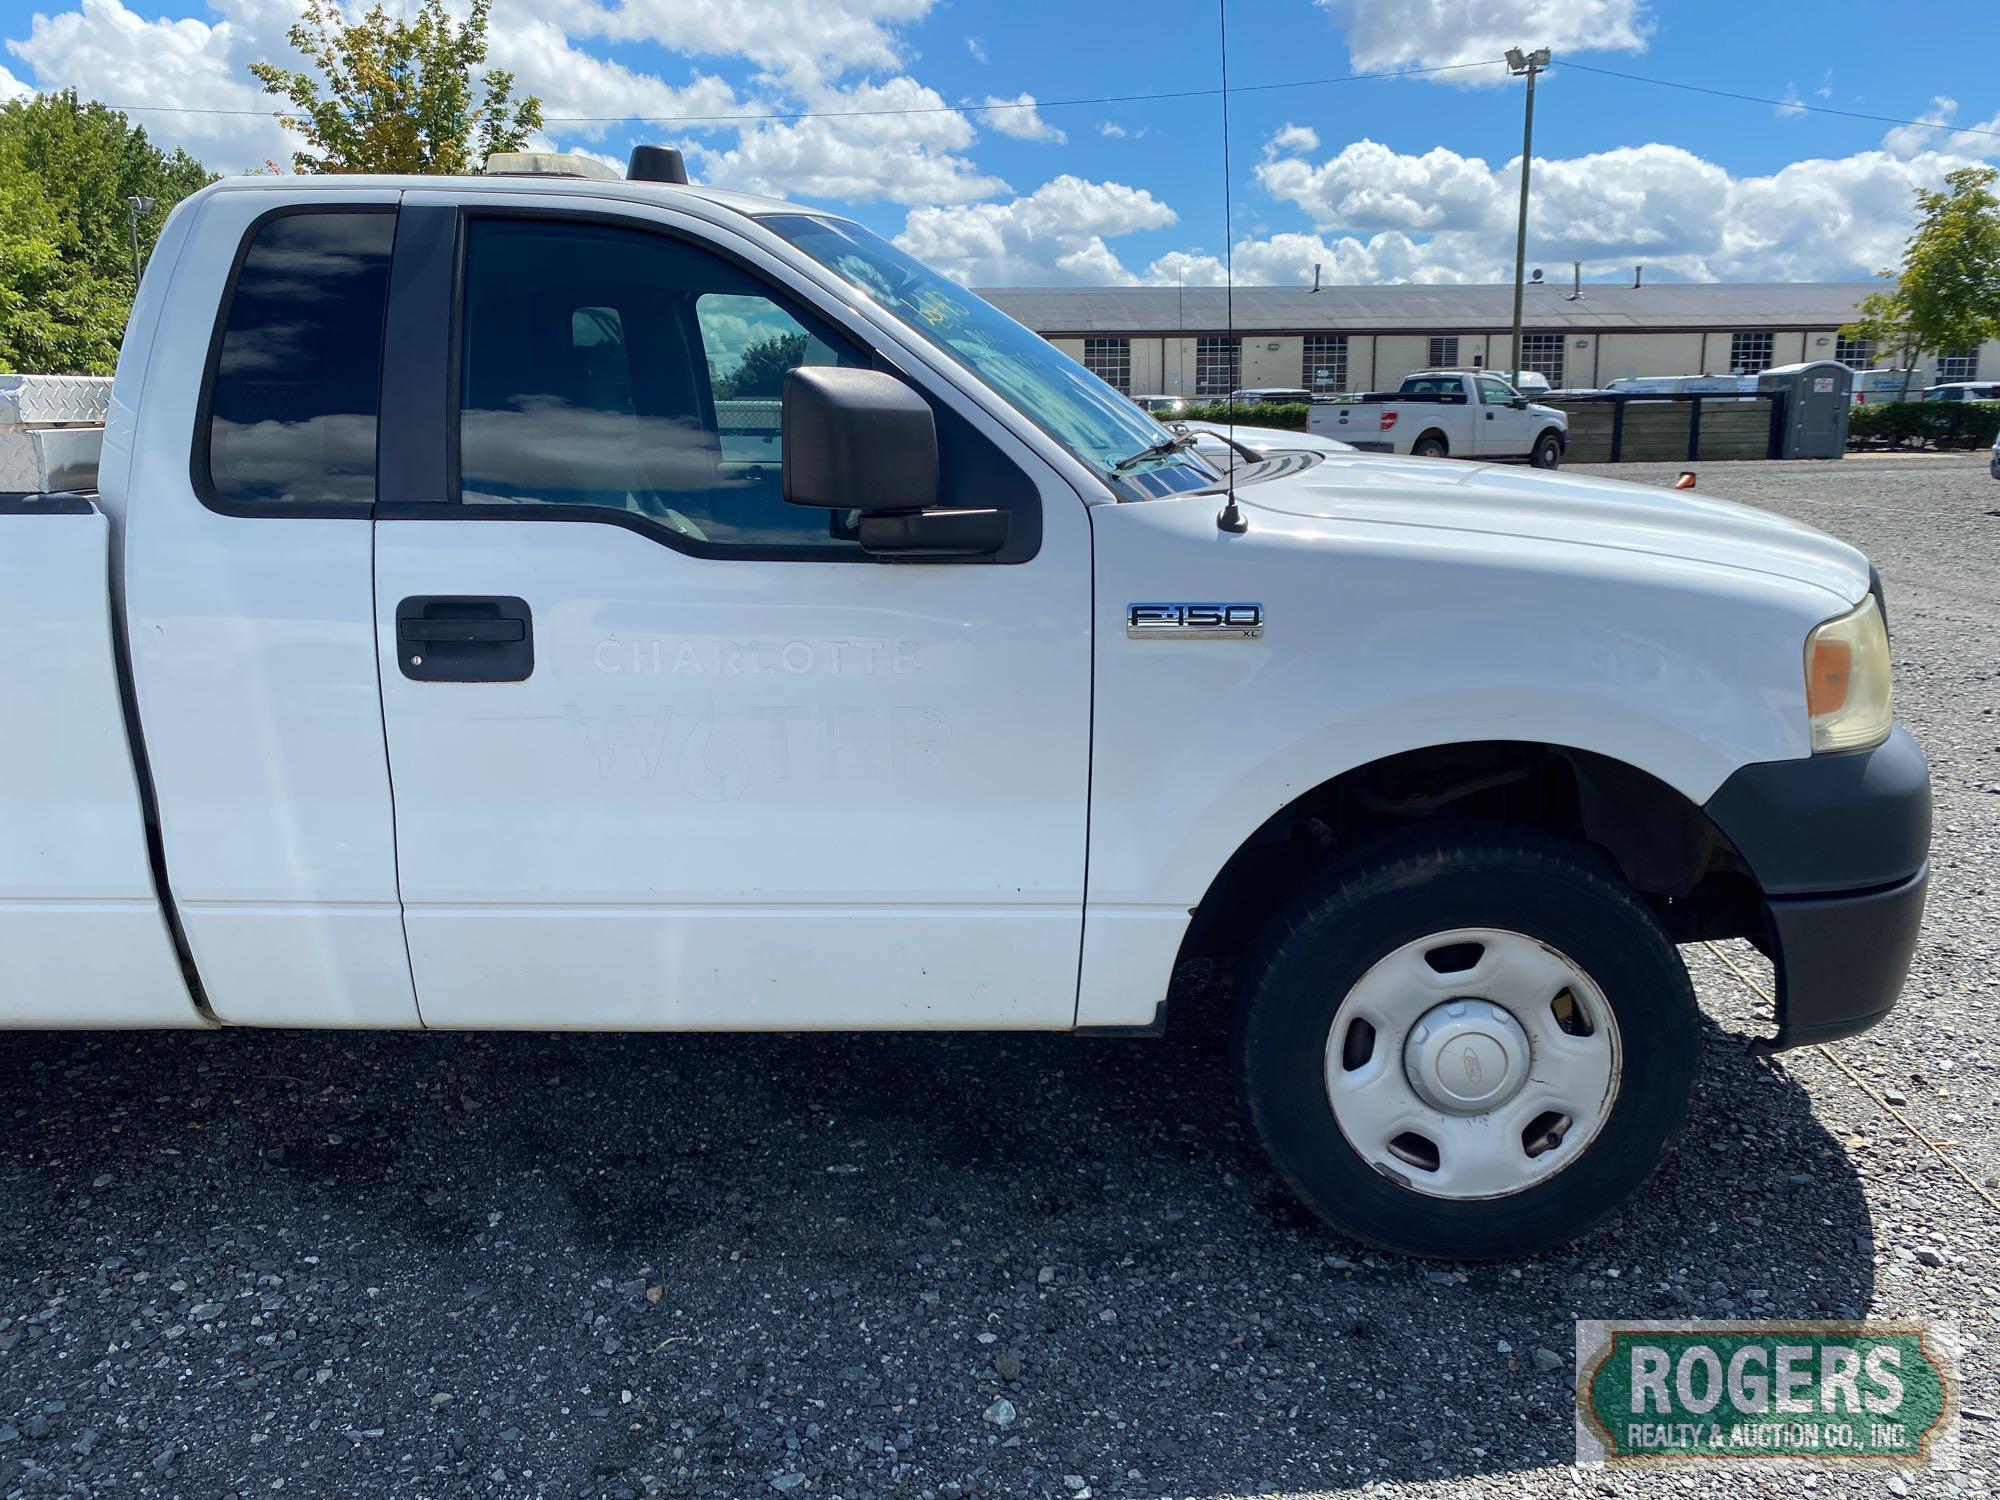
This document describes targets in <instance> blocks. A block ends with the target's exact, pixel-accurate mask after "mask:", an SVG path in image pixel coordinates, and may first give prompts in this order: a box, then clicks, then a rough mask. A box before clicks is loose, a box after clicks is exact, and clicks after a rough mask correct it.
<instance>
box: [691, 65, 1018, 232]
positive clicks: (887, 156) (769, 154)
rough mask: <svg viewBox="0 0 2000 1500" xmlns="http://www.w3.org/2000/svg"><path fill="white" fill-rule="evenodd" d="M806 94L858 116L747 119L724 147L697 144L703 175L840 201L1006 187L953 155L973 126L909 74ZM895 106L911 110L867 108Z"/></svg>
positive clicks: (942, 198)
mask: <svg viewBox="0 0 2000 1500" xmlns="http://www.w3.org/2000/svg"><path fill="white" fill-rule="evenodd" d="M804 98H805V100H806V104H807V107H808V108H810V109H813V110H827V111H860V113H845V114H842V113H832V114H821V115H818V116H816V117H814V118H811V119H803V120H773V121H771V122H769V123H763V124H756V125H750V126H745V127H744V128H743V130H742V133H741V134H740V135H739V136H738V138H737V143H736V144H735V145H734V146H731V147H729V148H728V149H726V150H718V149H714V148H710V147H704V146H696V147H695V148H694V150H695V152H696V154H697V155H698V156H699V158H700V162H701V169H702V170H701V175H702V178H703V180H704V181H708V182H713V183H715V184H717V185H718V186H722V187H735V188H742V189H744V190H745V191H747V192H753V193H769V194H772V195H774V196H778V197H787V196H794V195H796V196H799V197H805V198H833V199H838V200H840V201H841V202H845V203H872V202H877V201H883V200H886V201H888V202H891V203H909V204H932V203H970V202H972V201H974V200H976V199H979V198H990V197H992V196H993V195H994V194H995V193H1004V192H1006V191H1008V188H1007V184H1006V183H1005V182H1003V181H1002V180H1001V179H1000V178H998V177H990V176H987V175H985V174H983V173H981V172H980V171H979V170H978V168H977V167H975V166H974V165H973V163H972V161H971V160H970V159H969V158H967V157H965V156H962V155H959V154H958V153H959V152H961V151H963V150H964V149H965V148H966V147H967V146H969V145H971V144H972V139H973V129H972V126H971V125H970V124H969V123H967V121H966V119H965V117H964V116H963V115H961V114H959V113H957V112H956V111H954V110H949V109H946V108H945V107H944V100H943V99H942V98H940V97H939V96H938V94H937V92H936V91H935V90H933V89H929V88H926V87H924V85H922V84H920V83H918V82H917V81H916V80H915V79H914V78H909V77H897V78H891V79H890V80H888V81H887V82H886V83H879V84H878V83H863V84H859V85H856V86H855V87H853V88H850V89H838V88H814V89H811V90H809V91H807V92H806V93H805V95H804ZM892 110H912V111H917V113H909V114H894V113H868V112H867V111H892Z"/></svg>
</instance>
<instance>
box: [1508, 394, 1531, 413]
mask: <svg viewBox="0 0 2000 1500" xmlns="http://www.w3.org/2000/svg"><path fill="white" fill-rule="evenodd" d="M1507 404H1508V405H1509V406H1511V407H1513V408H1514V410H1515V411H1526V410H1527V409H1528V398H1527V397H1526V396H1516V397H1515V398H1514V399H1513V400H1512V401H1509V402H1508V403H1507Z"/></svg>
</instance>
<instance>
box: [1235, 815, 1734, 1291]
mask: <svg viewBox="0 0 2000 1500" xmlns="http://www.w3.org/2000/svg"><path fill="white" fill-rule="evenodd" d="M1247 991H1248V992H1247V994H1246V996H1245V998H1244V1002H1243V1005H1244V1008H1243V1011H1242V1015H1241V1021H1240V1031H1239V1038H1238V1066H1239V1074H1240V1078H1241V1082H1242V1086H1243V1090H1244V1095H1245V1099H1246V1103H1247V1105H1248V1108H1249V1113H1250V1118H1251V1122H1252V1125H1253V1127H1254V1129H1255V1131H1256V1133H1257V1135H1258V1137H1259V1139H1260V1141H1261V1142H1262V1144H1263V1146H1264V1148H1265V1150H1266V1151H1267V1152H1268V1153H1269V1155H1270V1157H1271V1160H1272V1162H1273V1164H1274V1165H1275V1166H1276V1167H1277V1169H1278V1171H1279V1173H1280V1174H1281V1175H1282V1176H1283V1177H1284V1178H1285V1179H1286V1181H1287V1182H1289V1183H1290V1184H1291V1186H1292V1188H1293V1189H1294V1190H1295V1191H1296V1192H1297V1193H1298V1195H1299V1196H1300V1197H1301V1198H1302V1199H1303V1200H1304V1201H1305V1202H1306V1204H1307V1205H1308V1206H1310V1207H1311V1208H1312V1209H1313V1210H1314V1211H1315V1212H1317V1213H1318V1214H1319V1215H1320V1216H1321V1217H1322V1218H1324V1219H1325V1220H1326V1221H1327V1222H1328V1223H1330V1224H1332V1225H1333V1226H1334V1227H1335V1228H1337V1229H1340V1230H1342V1231H1344V1232H1345V1233H1347V1234H1350V1235H1352V1236H1354V1237H1355V1238H1356V1239H1360V1240H1364V1241H1366V1242H1368V1243H1370V1244H1373V1245H1377V1246H1380V1247H1382V1248H1384V1249H1388V1250H1394V1251H1399V1252H1403V1253H1406V1254H1413V1255H1434V1256H1449V1257H1454V1258H1461V1259H1484V1258H1492V1257H1506V1256H1518V1255H1525V1254H1528V1253H1529V1252H1531V1251H1535V1250H1541V1249H1545V1248H1547V1247H1549V1246H1551V1245H1555V1244H1559V1243H1561V1242H1563V1241H1564V1240H1568V1239H1570V1238H1573V1237H1574V1236H1575V1235H1577V1234H1580V1233H1581V1232H1583V1231H1584V1230H1585V1229H1587V1228H1588V1227H1589V1226H1590V1225H1592V1224H1594V1223H1595V1222H1597V1221H1598V1220H1599V1219H1601V1218H1603V1217H1604V1216H1605V1215H1607V1214H1609V1213H1611V1212H1612V1211H1613V1210H1614V1209H1616V1208H1618V1207H1619V1205H1621V1204H1622V1203H1624V1202H1625V1200H1626V1199H1627V1198H1628V1197H1629V1196H1630V1195H1631V1194H1632V1193H1633V1192H1634V1191H1635V1190H1636V1189H1637V1188H1638V1186H1639V1185H1640V1183H1642V1182H1643V1181H1644V1180H1645V1179H1646V1177H1647V1175H1648V1174H1649V1173H1650V1172H1651V1171H1652V1170H1653V1169H1654V1167H1655V1166H1657V1165H1658V1163H1659V1161H1660V1159H1661V1158H1662V1156H1663V1155H1664V1154H1665V1152H1666V1150H1667V1148H1668V1145H1669V1144H1670V1143H1671V1141H1672V1139H1673V1137H1674V1135H1675V1134H1676V1132H1677V1131H1678V1130H1679V1129H1680V1127H1681V1124H1682V1122H1683V1121H1684V1120H1685V1118H1686V1114H1687V1106H1688V1099H1689V1096H1690V1093H1691V1091H1692V1088H1693V1083H1694V1075H1695V1068H1696V1063H1697V1060H1698V1057H1699V1054H1700V1030H1699V1024H1698V1020H1697V1015H1698V1013H1697V1011H1696V1008H1695V1003H1694V992H1693V989H1692V987H1691V986H1690V984H1689V983H1688V977H1687V971H1686V969H1685V968H1683V967H1682V965H1681V962H1680V956H1679V954H1678V953H1677V952H1676V951H1675V949H1674V946H1673V944H1672V942H1671V941H1670V940H1669V939H1668V937H1667V935H1666V932H1665V931H1664V929H1662V928H1661V926H1660V924H1659V921H1658V920H1657V918H1655V917H1654V915H1653V914H1652V912H1651V911H1650V910H1649V909H1648V908H1647V907H1646V906H1645V905H1644V904H1643V903H1642V902H1641V901H1640V900H1639V899H1638V897H1637V896H1635V895H1634V894H1633V893H1632V891H1631V889H1630V888H1629V887H1628V886H1626V885H1625V883H1624V882H1623V881H1622V880H1621V879H1620V878H1619V876H1618V874H1617V872H1616V871H1615V870H1613V869H1612V868H1611V867H1610V866H1609V865H1607V864H1605V863H1604V862H1603V861H1601V860H1600V859H1598V858H1596V857H1595V856H1593V855H1592V854H1590V853H1589V852H1588V851H1585V850H1582V849H1578V848H1574V847H1572V846H1569V845H1565V844H1563V843H1560V842H1559V841H1557V840H1554V839H1549V838H1546V837H1543V836H1541V835H1538V834H1534V833H1532V832H1517V831H1512V830H1508V831H1496V832H1491V833H1464V834H1460V835H1458V836H1455V837H1454V836H1446V837H1439V836H1437V835H1431V836H1429V837H1426V838H1406V839H1403V840H1400V841H1397V842H1394V843H1391V844H1389V845H1387V846H1384V847H1383V848H1382V849H1381V850H1380V851H1379V852H1378V853H1376V854H1375V855H1373V856H1372V857H1370V858H1368V859H1366V860H1364V861H1363V862H1361V863H1358V864H1355V865H1352V866H1350V867H1347V868H1346V869H1344V870H1342V871H1340V872H1339V873H1338V874H1337V876H1336V877H1335V878H1332V879H1330V880H1328V881H1327V882H1326V883H1324V884H1323V885H1321V886H1320V887H1319V888H1318V889H1316V890H1314V891H1312V892H1310V893H1309V894H1307V895H1306V896H1304V897H1302V898H1301V899H1300V900H1298V901H1296V902H1294V903H1293V905H1292V906H1291V907H1290V908H1289V909H1288V910H1286V911H1285V912H1283V913H1282V914H1280V916H1278V917H1277V918H1276V919H1274V921H1273V923H1272V926H1271V927H1270V929H1269V930H1268V931H1267V933H1266V934H1265V938H1264V941H1263V943H1262V944H1261V947H1260V951H1259V954H1258V957H1257V958H1256V960H1255V961H1254V962H1253V964H1252V967H1251V972H1250V976H1249V984H1248V987H1247Z"/></svg>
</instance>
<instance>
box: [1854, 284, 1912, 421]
mask: <svg viewBox="0 0 2000 1500" xmlns="http://www.w3.org/2000/svg"><path fill="white" fill-rule="evenodd" d="M1883 274H1884V275H1886V274H1888V273H1887V272H1884V273H1883ZM1859 313H1860V316H1858V317H1857V318H1855V320H1854V321H1853V322H1852V323H1848V324H1845V325H1843V326H1842V328H1841V330H1840V336H1841V337H1842V338H1848V339H1866V340H1868V342H1869V343H1871V344H1873V345H1874V346H1875V347H1876V348H1877V349H1878V350H1884V351H1889V352H1890V357H1891V358H1893V359H1894V360H1895V361H1896V368H1897V369H1900V370H1901V371H1902V372H1903V389H1902V392H1901V394H1900V396H1899V398H1898V399H1906V398H1907V397H1908V396H1909V394H1910V375H1911V373H1912V372H1913V371H1914V370H1915V369H1916V367H1917V355H1918V353H1919V352H1921V351H1920V349H1919V347H1918V339H1917V335H1916V333H1915V331H1914V330H1913V329H1912V328H1911V327H1910V309H1909V305H1908V304H1907V303H1906V302H1904V300H1903V289H1902V288H1901V287H1900V286H1898V287H1894V288H1892V289H1891V290H1889V291H1886V292H1870V293H1869V294H1868V295H1867V296H1865V297H1863V298H1862V299H1861V306H1860V308H1859Z"/></svg>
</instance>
